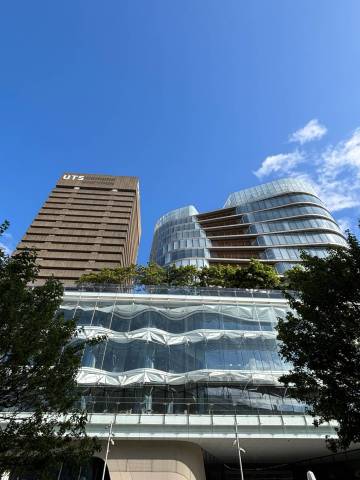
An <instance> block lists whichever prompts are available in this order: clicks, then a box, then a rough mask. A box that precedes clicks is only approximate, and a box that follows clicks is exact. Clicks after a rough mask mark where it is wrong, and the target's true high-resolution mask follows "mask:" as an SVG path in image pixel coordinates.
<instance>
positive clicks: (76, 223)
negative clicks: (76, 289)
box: [17, 173, 141, 285]
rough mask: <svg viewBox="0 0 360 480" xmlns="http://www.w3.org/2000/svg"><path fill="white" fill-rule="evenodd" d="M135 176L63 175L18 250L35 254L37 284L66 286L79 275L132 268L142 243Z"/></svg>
mask: <svg viewBox="0 0 360 480" xmlns="http://www.w3.org/2000/svg"><path fill="white" fill-rule="evenodd" d="M140 234H141V227H140V199H139V181H138V179H137V178H136V177H117V176H110V175H90V174H73V173H65V174H64V175H62V176H61V177H60V179H59V180H58V182H57V183H56V186H55V188H54V189H53V190H52V191H51V193H50V195H49V197H48V199H47V200H46V202H45V203H44V205H43V206H42V208H41V209H40V211H39V213H38V214H37V216H36V217H35V219H34V220H33V222H32V224H31V225H30V227H29V229H28V230H27V232H26V234H25V235H24V237H23V239H22V240H21V242H20V243H19V245H18V247H17V250H22V249H24V248H34V249H36V250H37V252H38V263H39V266H40V272H39V282H41V283H42V282H44V281H45V280H46V278H49V277H51V276H52V275H53V276H54V277H55V278H58V279H59V280H62V281H63V283H64V284H65V285H69V284H73V283H74V281H75V280H76V279H78V278H79V277H80V276H81V275H82V274H83V273H86V272H90V271H98V270H101V269H102V268H105V267H106V268H113V267H116V266H119V265H121V266H126V265H130V264H131V263H136V259H137V253H138V247H139V241H140Z"/></svg>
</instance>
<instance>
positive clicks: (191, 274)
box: [166, 265, 198, 287]
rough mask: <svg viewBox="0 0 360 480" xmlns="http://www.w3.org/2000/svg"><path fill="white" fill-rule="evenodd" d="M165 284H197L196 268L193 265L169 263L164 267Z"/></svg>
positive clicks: (187, 285)
mask: <svg viewBox="0 0 360 480" xmlns="http://www.w3.org/2000/svg"><path fill="white" fill-rule="evenodd" d="M166 273H167V284H168V285H171V286H175V287H193V286H196V285H197V284H198V269H197V268H196V267H195V266H194V265H185V266H180V267H176V266H175V265H171V266H170V267H168V268H167V269H166Z"/></svg>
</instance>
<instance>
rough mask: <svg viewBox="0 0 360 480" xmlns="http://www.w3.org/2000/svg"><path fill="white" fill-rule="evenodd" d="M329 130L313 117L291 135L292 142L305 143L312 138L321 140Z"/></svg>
mask: <svg viewBox="0 0 360 480" xmlns="http://www.w3.org/2000/svg"><path fill="white" fill-rule="evenodd" d="M326 132H327V128H326V127H325V125H321V124H320V123H319V121H318V120H317V119H316V118H313V119H312V120H310V122H308V123H307V124H306V125H305V127H303V128H300V129H299V130H296V132H294V133H292V134H291V135H290V137H289V141H290V142H296V143H300V145H303V144H304V143H307V142H311V141H312V140H319V139H320V138H322V137H323V136H324V135H325V134H326Z"/></svg>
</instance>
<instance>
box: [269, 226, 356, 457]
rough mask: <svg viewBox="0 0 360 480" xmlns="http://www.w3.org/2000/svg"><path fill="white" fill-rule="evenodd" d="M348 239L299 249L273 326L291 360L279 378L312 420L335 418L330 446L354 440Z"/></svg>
mask: <svg viewBox="0 0 360 480" xmlns="http://www.w3.org/2000/svg"><path fill="white" fill-rule="evenodd" d="M348 244H349V245H348V248H341V247H338V248H335V249H332V250H331V251H329V255H328V256H327V257H326V258H318V257H312V256H309V255H307V254H305V253H304V254H303V255H302V259H303V262H304V263H303V266H302V267H297V268H294V269H293V270H290V271H289V272H288V274H287V281H288V287H287V290H286V297H287V298H288V300H289V302H290V306H291V308H292V309H293V312H290V313H288V315H287V318H286V320H281V319H279V324H278V327H277V328H278V336H279V340H280V341H281V348H280V352H281V354H282V355H283V357H284V358H285V359H286V360H287V361H288V362H290V363H291V364H292V368H291V372H290V373H289V374H287V375H284V376H283V377H282V379H281V380H282V381H284V382H285V383H286V384H287V385H290V386H291V392H292V395H293V396H295V397H296V398H298V399H299V400H302V401H304V402H306V403H307V404H308V405H309V411H310V413H311V414H312V415H314V416H316V417H318V419H316V420H315V425H319V424H321V423H323V422H327V421H330V420H336V421H337V422H338V425H339V426H338V428H337V434H338V437H339V439H338V440H332V439H328V445H329V447H330V448H331V449H332V450H334V451H336V449H338V448H346V447H348V446H349V445H350V443H351V442H359V441H360V245H359V241H358V240H357V238H356V237H355V236H354V235H351V234H348ZM293 292H296V293H293Z"/></svg>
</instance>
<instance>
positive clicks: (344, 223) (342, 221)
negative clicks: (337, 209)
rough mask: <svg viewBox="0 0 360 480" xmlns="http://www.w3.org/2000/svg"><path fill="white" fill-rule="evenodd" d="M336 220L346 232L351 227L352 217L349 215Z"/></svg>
mask: <svg viewBox="0 0 360 480" xmlns="http://www.w3.org/2000/svg"><path fill="white" fill-rule="evenodd" d="M336 221H337V223H338V225H339V227H340V228H341V230H342V231H343V232H344V233H345V232H346V230H350V229H351V226H352V222H351V219H350V218H348V217H343V218H338V219H337V220H336Z"/></svg>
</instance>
